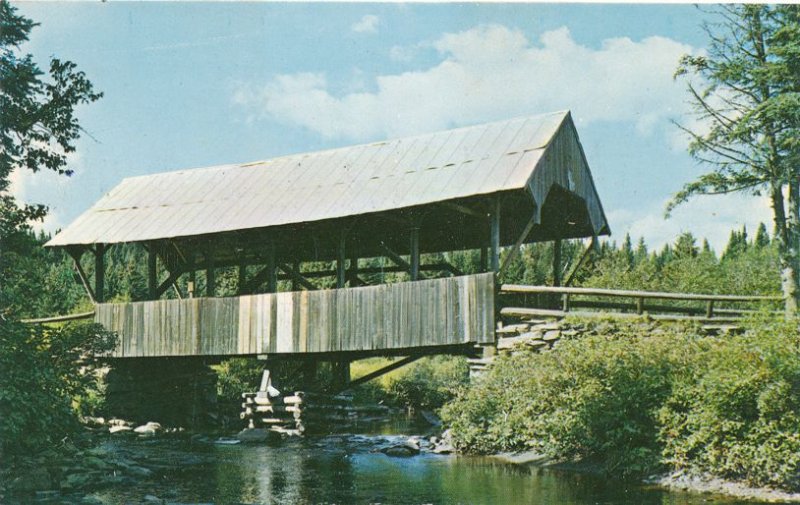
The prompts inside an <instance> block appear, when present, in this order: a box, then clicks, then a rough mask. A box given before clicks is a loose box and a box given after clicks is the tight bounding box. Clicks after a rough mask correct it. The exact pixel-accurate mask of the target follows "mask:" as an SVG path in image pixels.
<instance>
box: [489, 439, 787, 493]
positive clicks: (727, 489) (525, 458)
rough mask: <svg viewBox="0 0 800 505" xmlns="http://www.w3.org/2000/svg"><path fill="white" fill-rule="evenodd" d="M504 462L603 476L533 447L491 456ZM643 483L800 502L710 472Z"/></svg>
mask: <svg viewBox="0 0 800 505" xmlns="http://www.w3.org/2000/svg"><path fill="white" fill-rule="evenodd" d="M490 457H491V458H493V459H496V460H498V461H501V462H503V463H508V464H513V465H519V466H523V467H530V468H540V469H549V470H558V471H566V472H573V473H578V474H581V473H584V474H592V475H597V476H602V475H604V474H605V472H604V470H603V467H602V465H598V464H593V463H585V462H580V461H559V460H555V459H553V458H550V457H548V456H544V455H542V454H540V453H537V452H533V451H524V452H502V453H497V454H493V455H491V456H490ZM641 483H642V484H643V485H645V486H657V487H659V488H661V489H665V490H671V491H682V492H689V493H693V494H698V495H713V496H716V497H731V498H741V499H745V500H748V501H756V502H769V503H800V493H789V492H786V491H780V490H776V489H770V488H766V487H753V486H749V485H747V484H746V483H744V482H736V481H729V480H725V479H720V478H717V477H714V476H713V475H710V474H705V475H703V474H694V475H693V474H690V473H688V472H673V473H667V474H660V475H653V476H650V477H647V478H644V479H642V480H641Z"/></svg>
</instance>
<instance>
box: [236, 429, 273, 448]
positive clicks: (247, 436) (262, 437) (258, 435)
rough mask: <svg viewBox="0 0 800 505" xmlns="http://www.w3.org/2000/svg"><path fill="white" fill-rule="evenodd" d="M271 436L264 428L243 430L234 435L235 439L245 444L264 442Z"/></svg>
mask: <svg viewBox="0 0 800 505" xmlns="http://www.w3.org/2000/svg"><path fill="white" fill-rule="evenodd" d="M272 436H273V434H272V432H270V431H269V430H266V429H264V428H245V429H243V430H242V431H240V432H239V433H238V434H237V435H236V439H237V440H239V441H241V442H244V443H246V444H249V443H252V444H256V443H259V442H266V441H267V440H269V439H270V438H272Z"/></svg>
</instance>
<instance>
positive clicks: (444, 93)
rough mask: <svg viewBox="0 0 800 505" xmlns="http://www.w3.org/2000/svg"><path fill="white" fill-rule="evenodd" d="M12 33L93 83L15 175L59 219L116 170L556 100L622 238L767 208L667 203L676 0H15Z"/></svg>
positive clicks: (724, 201) (279, 147)
mask: <svg viewBox="0 0 800 505" xmlns="http://www.w3.org/2000/svg"><path fill="white" fill-rule="evenodd" d="M15 5H16V6H17V7H18V9H19V11H20V12H21V13H23V14H25V15H27V16H29V17H31V18H32V19H34V20H36V21H38V22H40V23H41V26H40V27H38V28H36V29H35V30H34V32H33V36H32V38H31V41H30V43H29V44H28V45H27V46H26V47H25V48H24V49H25V50H26V51H29V52H31V53H33V54H34V55H35V56H36V57H37V59H39V61H40V62H41V64H42V66H43V67H45V66H46V63H45V62H46V59H47V58H49V57H50V56H57V57H59V58H62V59H70V60H72V61H74V62H76V63H77V64H78V66H79V67H80V69H82V70H84V71H85V72H86V74H87V75H88V76H89V78H90V79H91V80H92V81H93V82H94V84H95V86H96V88H97V89H98V90H100V91H103V92H104V93H105V96H104V97H103V98H102V99H101V100H100V101H98V102H96V103H94V104H91V105H89V106H86V107H82V108H81V110H80V120H81V123H82V126H83V127H84V128H85V130H86V131H87V132H88V133H89V134H90V136H89V135H86V136H84V138H82V139H81V140H80V142H79V144H78V152H77V153H76V154H75V155H74V156H71V157H70V161H71V163H72V165H73V168H74V169H75V171H76V175H75V176H73V177H72V178H69V179H66V178H58V177H56V176H54V175H43V174H41V173H40V174H36V175H34V176H29V175H28V174H17V175H16V176H15V185H14V191H15V193H16V194H17V195H18V196H20V197H22V198H23V199H25V200H27V201H31V202H41V203H46V204H48V205H50V207H51V209H52V213H51V217H50V218H49V219H48V221H47V222H46V223H45V228H46V229H49V230H54V229H57V228H59V227H63V226H66V225H67V224H69V222H70V221H72V220H73V219H75V218H76V217H77V216H78V215H79V214H80V213H81V212H83V211H84V210H86V209H87V208H89V207H90V206H91V205H92V204H93V203H94V202H95V201H96V200H97V199H98V198H100V196H102V195H103V194H104V193H105V192H107V191H108V190H110V189H111V188H112V187H114V186H115V185H116V184H117V183H118V182H119V181H120V180H122V178H124V177H128V176H134V175H143V174H148V173H154V172H161V171H168V170H178V169H184V168H191V167H202V166H210V165H216V164H226V163H236V162H247V161H254V160H260V159H265V158H270V157H274V156H278V155H282V154H289V153H294V152H302V151H311V150H318V149H324V148H329V147H336V146H343V145H349V144H354V143H360V142H366V141H373V140H378V139H383V138H387V137H395V136H403V135H409V134H416V133H423V132H428V131H435V130H437V129H444V128H449V127H455V126H463V125H469V124H476V123H481V122H485V121H491V120H497V119H503V118H508V117H515V116H522V115H528V114H536V113H541V112H550V111H554V110H561V109H570V110H572V112H573V115H574V117H575V119H576V121H577V127H578V133H579V135H580V137H581V140H582V143H583V145H584V149H585V151H586V154H587V157H588V160H589V164H590V166H591V168H592V172H593V174H594V178H595V183H596V185H597V188H598V191H599V193H600V196H601V199H602V200H603V203H604V205H605V209H606V213H607V214H608V217H609V220H610V224H611V228H612V231H613V232H614V235H615V237H616V239H618V240H621V239H622V237H623V236H624V234H625V233H626V232H630V233H631V235H632V236H633V237H634V239H636V238H638V237H639V236H640V235H643V236H645V238H646V239H647V240H648V242H649V243H651V244H653V245H662V244H663V243H665V242H666V241H670V240H673V239H674V238H675V236H676V234H677V233H679V232H680V231H692V232H694V233H696V234H697V235H700V236H707V237H708V238H709V239H710V240H711V242H712V245H714V246H715V247H716V248H717V249H720V248H722V247H723V246H724V243H725V241H726V239H727V236H728V234H729V231H730V229H731V228H732V227H734V226H741V224H747V226H748V228H749V229H754V227H755V226H756V224H757V223H758V222H759V221H768V220H769V218H770V211H769V207H768V206H767V204H766V202H765V201H764V200H763V199H758V198H752V197H736V196H734V197H706V198H704V199H699V200H696V201H694V202H692V203H690V204H688V205H685V206H683V207H681V208H680V209H679V210H678V211H676V212H675V213H674V215H673V217H672V218H671V219H669V220H664V218H663V210H664V204H665V202H666V200H667V199H668V198H669V197H670V195H671V194H673V193H674V192H675V191H677V190H678V189H680V187H681V185H682V184H683V183H685V182H688V181H689V180H691V179H692V178H693V177H695V176H696V175H698V174H699V173H700V171H701V167H698V166H697V165H696V164H695V163H694V162H693V161H692V160H691V158H690V157H689V156H688V155H687V154H686V142H687V141H686V139H685V138H684V137H683V136H682V135H681V134H680V133H679V131H678V130H677V128H676V127H675V126H673V125H672V123H671V120H678V121H682V122H684V123H687V124H693V123H692V120H691V119H690V118H689V116H687V115H686V112H687V104H686V93H685V83H683V82H675V81H674V80H673V79H672V74H673V72H674V70H675V66H676V64H677V60H678V58H679V57H680V55H681V54H684V53H699V52H702V51H703V48H704V46H705V44H706V37H705V35H704V33H703V32H702V30H701V29H700V23H701V21H702V16H703V14H702V13H701V12H700V11H698V10H697V9H696V8H694V7H692V6H690V5H674V4H673V5H622V4H616V5H603V4H563V5H557V4H438V5H437V4H364V3H348V4H309V3H292V4H283V3H239V2H227V3H191V4H185V3H115V2H107V3H99V2H96V3H17V4H15Z"/></svg>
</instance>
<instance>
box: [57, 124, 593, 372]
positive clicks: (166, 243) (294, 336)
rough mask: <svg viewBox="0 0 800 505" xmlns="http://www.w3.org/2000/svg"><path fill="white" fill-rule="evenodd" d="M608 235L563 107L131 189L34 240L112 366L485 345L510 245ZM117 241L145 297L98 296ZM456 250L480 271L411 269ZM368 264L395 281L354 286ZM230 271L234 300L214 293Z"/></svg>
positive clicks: (197, 172)
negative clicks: (133, 251)
mask: <svg viewBox="0 0 800 505" xmlns="http://www.w3.org/2000/svg"><path fill="white" fill-rule="evenodd" d="M608 232H609V227H608V224H607V221H606V218H605V215H604V213H603V209H602V205H601V203H600V199H599V197H598V195H597V192H596V190H595V186H594V183H593V181H592V176H591V174H590V171H589V166H588V164H587V161H586V157H585V155H584V153H583V149H582V147H581V145H580V142H579V140H578V135H577V132H576V129H575V125H574V123H573V121H572V118H571V116H570V113H569V112H556V113H551V114H544V115H539V116H532V117H523V118H517V119H512V120H508V121H501V122H495V123H490V124H483V125H478V126H472V127H467V128H460V129H455V130H448V131H442V132H437V133H433V134H428V135H421V136H416V137H410V138H403V139H398V140H390V141H385V142H376V143H372V144H366V145H358V146H353V147H346V148H340V149H333V150H328V151H322V152H312V153H303V154H296V155H290V156H285V157H281V158H276V159H271V160H266V161H257V162H253V163H245V164H238V165H224V166H216V167H210V168H201V169H194V170H183V171H177V172H166V173H161V174H155V175H148V176H141V177H133V178H128V179H125V180H123V181H122V182H121V183H120V184H119V185H118V186H117V187H115V188H114V189H112V190H111V191H110V192H109V193H108V194H106V195H105V196H104V197H103V198H102V199H101V200H100V201H98V202H97V203H96V204H95V205H94V206H93V207H91V208H90V209H89V210H88V211H86V212H85V213H84V214H83V215H81V216H80V217H79V218H78V219H77V220H76V221H75V222H73V223H72V224H71V225H70V226H68V227H67V228H66V229H64V230H63V231H61V232H60V233H58V234H57V235H56V236H55V237H54V238H53V239H52V240H51V241H50V242H49V243H48V244H47V245H48V246H50V247H63V248H65V249H66V250H67V251H68V252H69V254H70V255H71V256H72V257H73V258H74V259H75V262H76V265H77V269H78V272H79V275H80V277H81V278H82V280H83V282H84V285H85V287H86V289H87V292H88V293H89V295H90V296H91V297H92V299H93V301H95V303H96V308H95V316H94V317H95V320H96V321H97V322H99V323H102V324H103V325H104V326H105V327H107V328H108V329H111V330H115V331H116V332H117V333H118V334H119V337H120V341H119V345H118V347H117V349H116V350H115V351H114V352H113V358H120V359H122V360H124V359H133V358H158V357H178V356H187V357H189V356H205V357H226V356H238V355H242V356H246V355H256V356H260V357H262V358H267V359H275V358H278V357H285V358H289V357H292V358H298V357H300V358H304V359H307V360H309V361H310V360H323V361H338V362H340V363H342V362H344V363H346V362H347V360H349V359H355V358H357V357H362V356H369V355H390V354H394V355H413V354H415V353H422V352H453V351H455V350H459V349H466V348H470V349H471V348H474V346H476V345H492V344H493V343H494V342H495V326H496V310H495V309H496V306H495V296H496V287H495V274H496V273H497V272H499V271H501V269H502V268H503V267H504V265H503V264H501V256H500V250H501V248H502V247H507V246H511V247H512V248H511V250H510V251H509V254H506V255H505V256H504V260H506V261H505V263H507V262H508V261H507V260H509V259H510V258H511V257H513V255H514V254H515V253H516V251H517V250H518V249H519V248H520V246H521V245H522V244H524V243H530V242H536V241H551V240H552V241H556V242H557V243H558V241H560V240H562V239H568V238H578V237H593V236H597V235H602V234H607V233H608ZM122 243H135V244H140V245H141V246H142V247H143V248H145V249H146V251H147V258H148V272H149V274H148V294H149V296H148V299H147V300H138V301H133V302H130V303H107V302H106V300H105V287H104V286H105V279H104V272H105V265H104V257H105V254H106V252H107V251H108V250H109V248H111V247H113V246H114V245H115V244H122ZM557 249H558V248H556V250H557ZM461 250H480V258H481V260H480V268H479V270H480V272H479V273H475V274H472V275H464V273H463V272H461V271H459V270H458V269H457V268H456V267H455V266H454V265H451V264H448V263H446V262H444V261H442V260H441V257H442V256H441V255H439V258H440V259H438V260H437V261H435V262H432V263H429V262H423V261H422V260H421V259H424V258H425V257H426V256H425V255H430V253H443V252H450V251H461ZM86 254H88V255H90V256H91V257H93V264H94V268H93V271H91V269H84V268H83V267H82V266H81V265H82V262H81V259H82V257H83V256H84V255H86ZM370 258H383V261H384V263H383V264H384V265H385V266H383V267H381V268H380V270H381V271H383V272H394V273H395V274H397V275H396V278H395V280H400V281H401V282H394V283H389V284H377V285H367V283H366V282H365V277H367V275H368V274H370V273H375V271H376V267H374V266H368V265H369V264H372V265H374V262H373V263H369V262H368V261H367V260H368V259H370ZM387 263H388V264H387ZM83 264H84V265H86V263H85V262H84V263H83ZM231 267H234V268H238V284H237V286H238V288H237V289H238V296H228V297H218V296H217V294H218V289H217V286H216V282H215V279H216V276H217V274H216V272H218V271H219V269H220V268H228V269H230V268H231ZM86 270H89V271H90V273H91V274H92V275H87V273H86ZM159 273H160V275H159ZM398 276H399V279H398V278H397V277H398ZM92 277H93V278H92ZM182 277H184V279H181V278H182ZM326 278H327V280H326ZM200 279H202V280H203V281H204V282H203V285H204V290H203V292H202V293H201V292H198V290H197V289H196V286H198V284H199V280H200ZM179 280H181V281H182V282H181V283H178V281H179ZM181 285H182V286H183V287H184V289H183V290H182V289H181V288H180V286H181ZM323 285H325V286H329V287H332V289H330V288H329V289H319V288H320V287H321V286H323ZM187 287H188V289H186V288H187ZM117 361H119V360H117Z"/></svg>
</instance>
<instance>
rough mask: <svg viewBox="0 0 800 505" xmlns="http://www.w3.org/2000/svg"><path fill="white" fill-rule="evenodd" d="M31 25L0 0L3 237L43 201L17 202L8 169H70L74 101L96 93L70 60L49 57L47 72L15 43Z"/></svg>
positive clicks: (76, 130) (76, 129)
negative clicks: (34, 203)
mask: <svg viewBox="0 0 800 505" xmlns="http://www.w3.org/2000/svg"><path fill="white" fill-rule="evenodd" d="M35 26H36V23H34V22H33V21H31V20H29V19H27V18H25V17H23V16H20V15H18V14H17V13H16V9H15V8H14V7H12V6H11V4H10V3H9V2H7V1H6V0H2V1H0V145H1V146H2V149H0V237H3V238H4V240H8V239H9V238H10V237H11V235H13V233H14V232H17V231H19V230H21V229H23V228H25V226H26V225H27V223H28V222H29V221H30V220H31V219H42V218H43V217H44V215H45V213H46V208H45V207H44V206H43V205H22V206H19V205H18V203H17V202H16V201H15V200H14V198H13V197H12V196H11V195H10V194H9V193H8V189H9V184H10V175H11V172H13V171H14V170H18V169H19V170H31V171H33V172H37V171H39V170H42V169H46V170H53V171H55V172H58V173H59V174H65V175H71V173H72V172H71V170H70V169H69V168H68V167H67V158H66V154H67V153H70V152H73V151H74V150H75V145H74V144H75V141H76V140H77V139H78V137H79V136H80V133H81V129H80V126H79V125H78V121H77V119H76V118H75V107H76V106H77V105H79V104H84V103H90V102H93V101H95V100H97V99H99V98H100V97H101V96H102V94H101V93H95V92H94V90H93V88H92V84H91V82H89V80H88V79H87V78H86V76H85V75H84V73H83V72H80V71H78V70H77V69H76V66H75V64H74V63H72V62H70V61H61V60H59V59H56V58H53V59H51V60H50V69H49V75H48V78H47V79H46V80H45V79H43V75H44V72H42V71H41V70H40V69H39V67H38V66H37V65H36V63H35V62H34V61H33V56H32V55H30V54H20V52H19V48H20V46H21V45H22V44H24V43H25V42H26V41H27V40H28V37H29V36H30V32H31V30H32V29H33V28H34V27H35Z"/></svg>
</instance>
